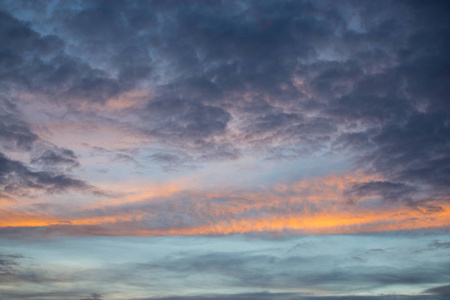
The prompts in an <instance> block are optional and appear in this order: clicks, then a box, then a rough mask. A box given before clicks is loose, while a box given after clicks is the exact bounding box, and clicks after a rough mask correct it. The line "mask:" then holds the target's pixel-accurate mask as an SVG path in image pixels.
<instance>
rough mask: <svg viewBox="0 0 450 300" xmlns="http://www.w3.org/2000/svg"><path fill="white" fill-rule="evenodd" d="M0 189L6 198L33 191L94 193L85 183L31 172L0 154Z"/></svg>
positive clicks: (60, 176)
mask: <svg viewBox="0 0 450 300" xmlns="http://www.w3.org/2000/svg"><path fill="white" fill-rule="evenodd" d="M0 187H1V195H2V196H3V195H6V196H7V197H8V198H9V197H10V196H11V197H14V196H20V195H27V194H28V193H29V192H31V191H33V190H35V191H36V190H37V191H39V190H40V191H45V192H49V193H53V192H63V191H66V190H79V191H85V192H95V191H96V189H95V188H94V187H93V186H91V185H89V184H88V183H86V182H85V181H82V180H78V179H73V178H71V177H68V176H66V175H64V174H61V173H55V172H50V171H33V170H32V169H30V168H29V167H28V166H26V165H25V164H23V163H22V162H20V161H16V160H11V159H9V158H7V157H6V156H5V155H4V154H3V153H0Z"/></svg>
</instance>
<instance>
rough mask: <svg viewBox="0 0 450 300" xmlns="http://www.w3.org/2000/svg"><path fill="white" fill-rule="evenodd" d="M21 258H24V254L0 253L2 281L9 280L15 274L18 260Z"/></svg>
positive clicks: (0, 277)
mask: <svg viewBox="0 0 450 300" xmlns="http://www.w3.org/2000/svg"><path fill="white" fill-rule="evenodd" d="M21 258H23V256H22V255H17V254H1V253H0V281H3V280H8V278H9V277H11V276H13V275H14V274H15V269H16V268H17V267H18V262H17V261H18V260H19V259H21Z"/></svg>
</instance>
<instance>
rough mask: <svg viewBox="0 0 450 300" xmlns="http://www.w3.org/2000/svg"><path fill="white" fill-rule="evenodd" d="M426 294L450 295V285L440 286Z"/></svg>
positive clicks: (426, 291)
mask: <svg viewBox="0 0 450 300" xmlns="http://www.w3.org/2000/svg"><path fill="white" fill-rule="evenodd" d="M424 293H429V294H438V295H450V285H444V286H438V287H434V288H430V289H427V290H425V291H424Z"/></svg>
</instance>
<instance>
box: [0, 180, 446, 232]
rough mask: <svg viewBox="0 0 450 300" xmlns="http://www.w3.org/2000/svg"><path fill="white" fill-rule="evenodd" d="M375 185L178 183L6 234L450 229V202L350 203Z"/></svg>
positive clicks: (5, 220) (5, 217) (5, 219)
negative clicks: (205, 186)
mask: <svg viewBox="0 0 450 300" xmlns="http://www.w3.org/2000/svg"><path fill="white" fill-rule="evenodd" d="M373 180H382V179H381V178H377V177H374V176H363V175H359V174H345V175H333V176H323V177H316V178H312V179H309V180H303V181H300V182H297V183H294V184H292V185H276V186H275V187H273V188H272V189H270V188H268V189H267V190H264V191H257V192H239V191H219V190H216V191H214V192H201V191H190V192H188V191H186V190H183V188H185V187H186V184H185V183H184V184H182V183H181V182H178V184H167V185H164V186H161V187H159V188H156V189H154V190H152V189H149V188H147V189H143V190H142V189H141V193H139V194H135V195H134V196H132V197H130V198H128V199H119V200H114V201H110V202H107V201H106V200H103V201H101V202H100V203H99V202H97V203H94V204H93V205H92V206H91V207H88V208H84V210H76V211H72V212H71V213H67V214H66V215H65V217H63V216H57V215H51V214H49V215H47V214H42V213H41V214H38V213H36V211H34V210H29V211H27V210H26V209H23V210H22V212H17V211H8V210H2V211H0V227H35V226H48V227H49V228H53V229H55V228H56V229H57V230H62V231H63V232H65V233H69V234H105V235H150V236H153V235H201V234H219V235H220V234H234V233H248V232H288V233H289V232H292V233H301V234H341V233H363V232H376V231H392V230H409V229H420V228H449V227H450V205H449V204H448V199H446V198H442V199H437V200H435V201H434V202H433V203H431V202H429V203H428V204H430V205H431V204H432V205H434V206H435V207H440V209H430V210H429V209H427V207H409V206H406V205H402V204H400V203H391V204H388V203H385V204H383V205H376V207H373V206H371V205H368V204H370V203H371V202H370V201H373V199H370V198H369V197H367V199H357V201H356V202H352V203H351V204H350V203H348V201H347V199H346V197H345V191H346V189H347V188H349V187H350V186H352V185H353V184H355V183H361V182H367V181H373ZM183 199H189V200H183ZM11 209H13V208H12V207H10V208H9V210H11ZM23 211H25V212H23ZM67 216H71V217H69V218H68V217H67ZM161 220H163V221H161ZM180 220H181V221H180ZM161 222H163V224H161Z"/></svg>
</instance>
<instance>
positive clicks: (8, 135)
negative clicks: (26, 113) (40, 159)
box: [0, 95, 39, 150]
mask: <svg viewBox="0 0 450 300" xmlns="http://www.w3.org/2000/svg"><path fill="white" fill-rule="evenodd" d="M38 139H39V137H38V136H37V135H36V134H35V133H33V132H32V130H31V129H30V126H29V124H27V122H25V121H24V120H23V119H22V116H21V115H20V112H19V110H18V108H17V105H15V104H14V103H13V102H12V101H10V100H7V99H6V98H4V97H2V96H1V95H0V143H1V146H2V147H5V148H7V149H20V150H30V149H31V147H32V145H33V143H34V142H36V141H37V140H38Z"/></svg>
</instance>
